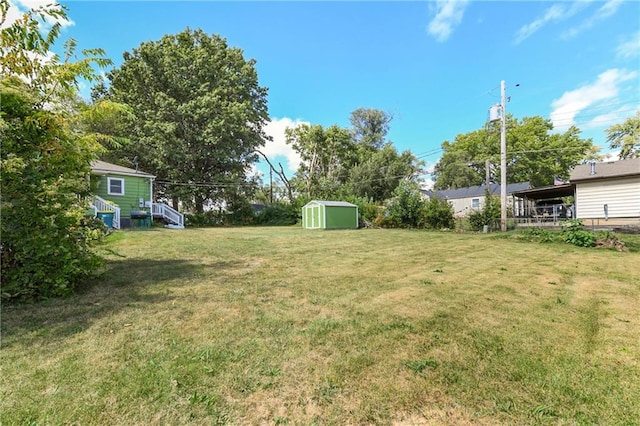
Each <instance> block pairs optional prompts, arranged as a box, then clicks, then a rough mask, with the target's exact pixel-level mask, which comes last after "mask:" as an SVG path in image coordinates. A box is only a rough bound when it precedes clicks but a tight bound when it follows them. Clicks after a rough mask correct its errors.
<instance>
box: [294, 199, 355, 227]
mask: <svg viewBox="0 0 640 426" xmlns="http://www.w3.org/2000/svg"><path fill="white" fill-rule="evenodd" d="M302 226H303V227H304V228H306V229H357V228H358V206H356V205H354V204H350V203H346V202H342V201H317V200H313V201H310V202H309V203H307V204H306V205H305V206H304V207H303V208H302Z"/></svg>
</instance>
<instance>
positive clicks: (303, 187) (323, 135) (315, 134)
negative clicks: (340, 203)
mask: <svg viewBox="0 0 640 426" xmlns="http://www.w3.org/2000/svg"><path fill="white" fill-rule="evenodd" d="M285 135H286V141H287V143H288V144H290V145H291V147H292V148H293V149H294V150H295V151H297V152H298V153H299V154H300V158H301V159H302V163H301V164H300V167H299V168H298V172H297V180H298V181H299V182H300V184H299V185H298V189H299V190H300V191H303V192H304V193H305V194H306V196H307V197H309V198H317V199H329V198H332V197H333V196H334V194H335V193H336V192H337V191H338V190H339V188H340V186H341V183H342V181H344V175H343V174H342V173H343V172H344V164H345V162H346V158H347V156H350V155H352V153H353V150H354V144H353V141H352V140H351V135H350V133H349V131H348V130H346V129H343V128H341V127H338V126H331V127H329V128H327V129H325V128H324V127H322V126H321V125H308V124H303V125H301V126H298V127H294V128H288V129H287V130H286V133H285Z"/></svg>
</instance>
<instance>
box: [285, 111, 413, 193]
mask: <svg viewBox="0 0 640 426" xmlns="http://www.w3.org/2000/svg"><path fill="white" fill-rule="evenodd" d="M390 121H391V116H390V115H389V114H388V113H386V112H384V111H380V110H374V109H365V108H359V109H357V110H355V111H353V112H352V113H351V123H352V125H353V128H352V129H345V128H341V127H338V126H335V125H334V126H330V127H328V128H324V127H323V126H321V125H301V126H298V127H295V128H289V129H287V130H286V140H287V143H288V144H290V145H291V146H292V147H293V149H294V150H296V151H297V152H298V153H299V154H300V157H301V159H302V163H301V165H300V167H299V168H298V171H297V173H296V176H295V177H294V178H293V179H292V182H293V184H294V186H295V187H296V189H297V191H298V192H299V193H304V195H305V196H306V197H307V198H309V199H344V198H345V197H348V196H355V197H362V198H367V199H372V200H373V201H375V202H377V203H382V202H383V201H385V200H387V199H388V198H390V197H391V196H392V193H393V190H394V189H395V188H396V187H397V186H398V183H399V182H400V181H401V180H402V179H414V177H415V174H416V172H418V171H419V170H420V166H421V165H422V163H421V162H420V161H418V160H417V159H416V158H415V156H414V155H413V154H411V152H409V151H405V152H402V153H398V151H397V150H396V149H395V147H394V146H393V145H392V144H391V142H389V141H387V140H386V135H387V132H388V130H389V123H390Z"/></svg>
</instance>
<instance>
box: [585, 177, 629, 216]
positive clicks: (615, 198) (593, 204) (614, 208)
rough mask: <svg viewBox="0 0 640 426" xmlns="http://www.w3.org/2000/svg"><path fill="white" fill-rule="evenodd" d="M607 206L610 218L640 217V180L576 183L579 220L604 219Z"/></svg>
mask: <svg viewBox="0 0 640 426" xmlns="http://www.w3.org/2000/svg"><path fill="white" fill-rule="evenodd" d="M605 204H606V205H607V207H608V213H609V218H637V217H640V179H639V178H637V177H636V178H629V179H619V180H609V181H602V182H584V183H583V182H576V217H577V218H579V219H598V218H604V217H605V214H604V205H605Z"/></svg>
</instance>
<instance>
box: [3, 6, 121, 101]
mask: <svg viewBox="0 0 640 426" xmlns="http://www.w3.org/2000/svg"><path fill="white" fill-rule="evenodd" d="M10 6H11V4H10V3H9V2H8V1H7V0H0V13H1V14H2V17H1V19H0V22H2V23H4V22H5V21H6V19H7V17H8V16H9V8H10ZM66 10H67V9H66V7H65V6H61V5H59V4H56V3H51V4H46V5H42V6H38V7H35V8H33V9H30V10H29V11H28V12H27V13H25V14H23V15H22V16H21V17H19V18H18V19H17V20H15V22H13V23H11V25H8V26H2V29H1V30H0V75H2V76H9V75H11V76H17V77H19V78H20V79H21V80H22V81H23V82H24V83H25V84H26V85H27V87H28V89H29V90H30V91H31V92H32V93H35V94H36V99H35V106H36V107H38V108H42V107H45V106H46V107H47V108H48V109H50V110H51V109H54V110H57V111H61V110H62V111H63V110H65V109H66V107H67V104H66V102H67V101H69V100H74V99H75V98H76V97H77V90H78V85H79V80H80V79H84V80H87V81H97V80H98V79H99V77H98V76H97V75H96V73H95V70H94V68H93V67H94V65H95V66H98V67H106V66H109V65H111V63H112V62H111V60H110V59H108V58H106V57H105V52H104V50H103V49H84V50H82V51H81V52H80V54H81V57H80V58H78V55H77V53H76V47H77V44H76V42H75V40H73V39H68V40H67V41H66V42H65V43H64V52H65V56H64V59H63V60H61V59H60V57H59V56H58V55H57V54H53V53H52V52H51V50H52V49H53V46H54V45H55V42H56V41H57V39H58V37H59V36H60V31H61V29H62V24H61V23H62V22H64V21H68V19H67V13H66ZM48 22H52V24H51V25H48V24H47V23H48ZM43 27H44V28H47V27H48V30H47V31H41V28H43Z"/></svg>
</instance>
